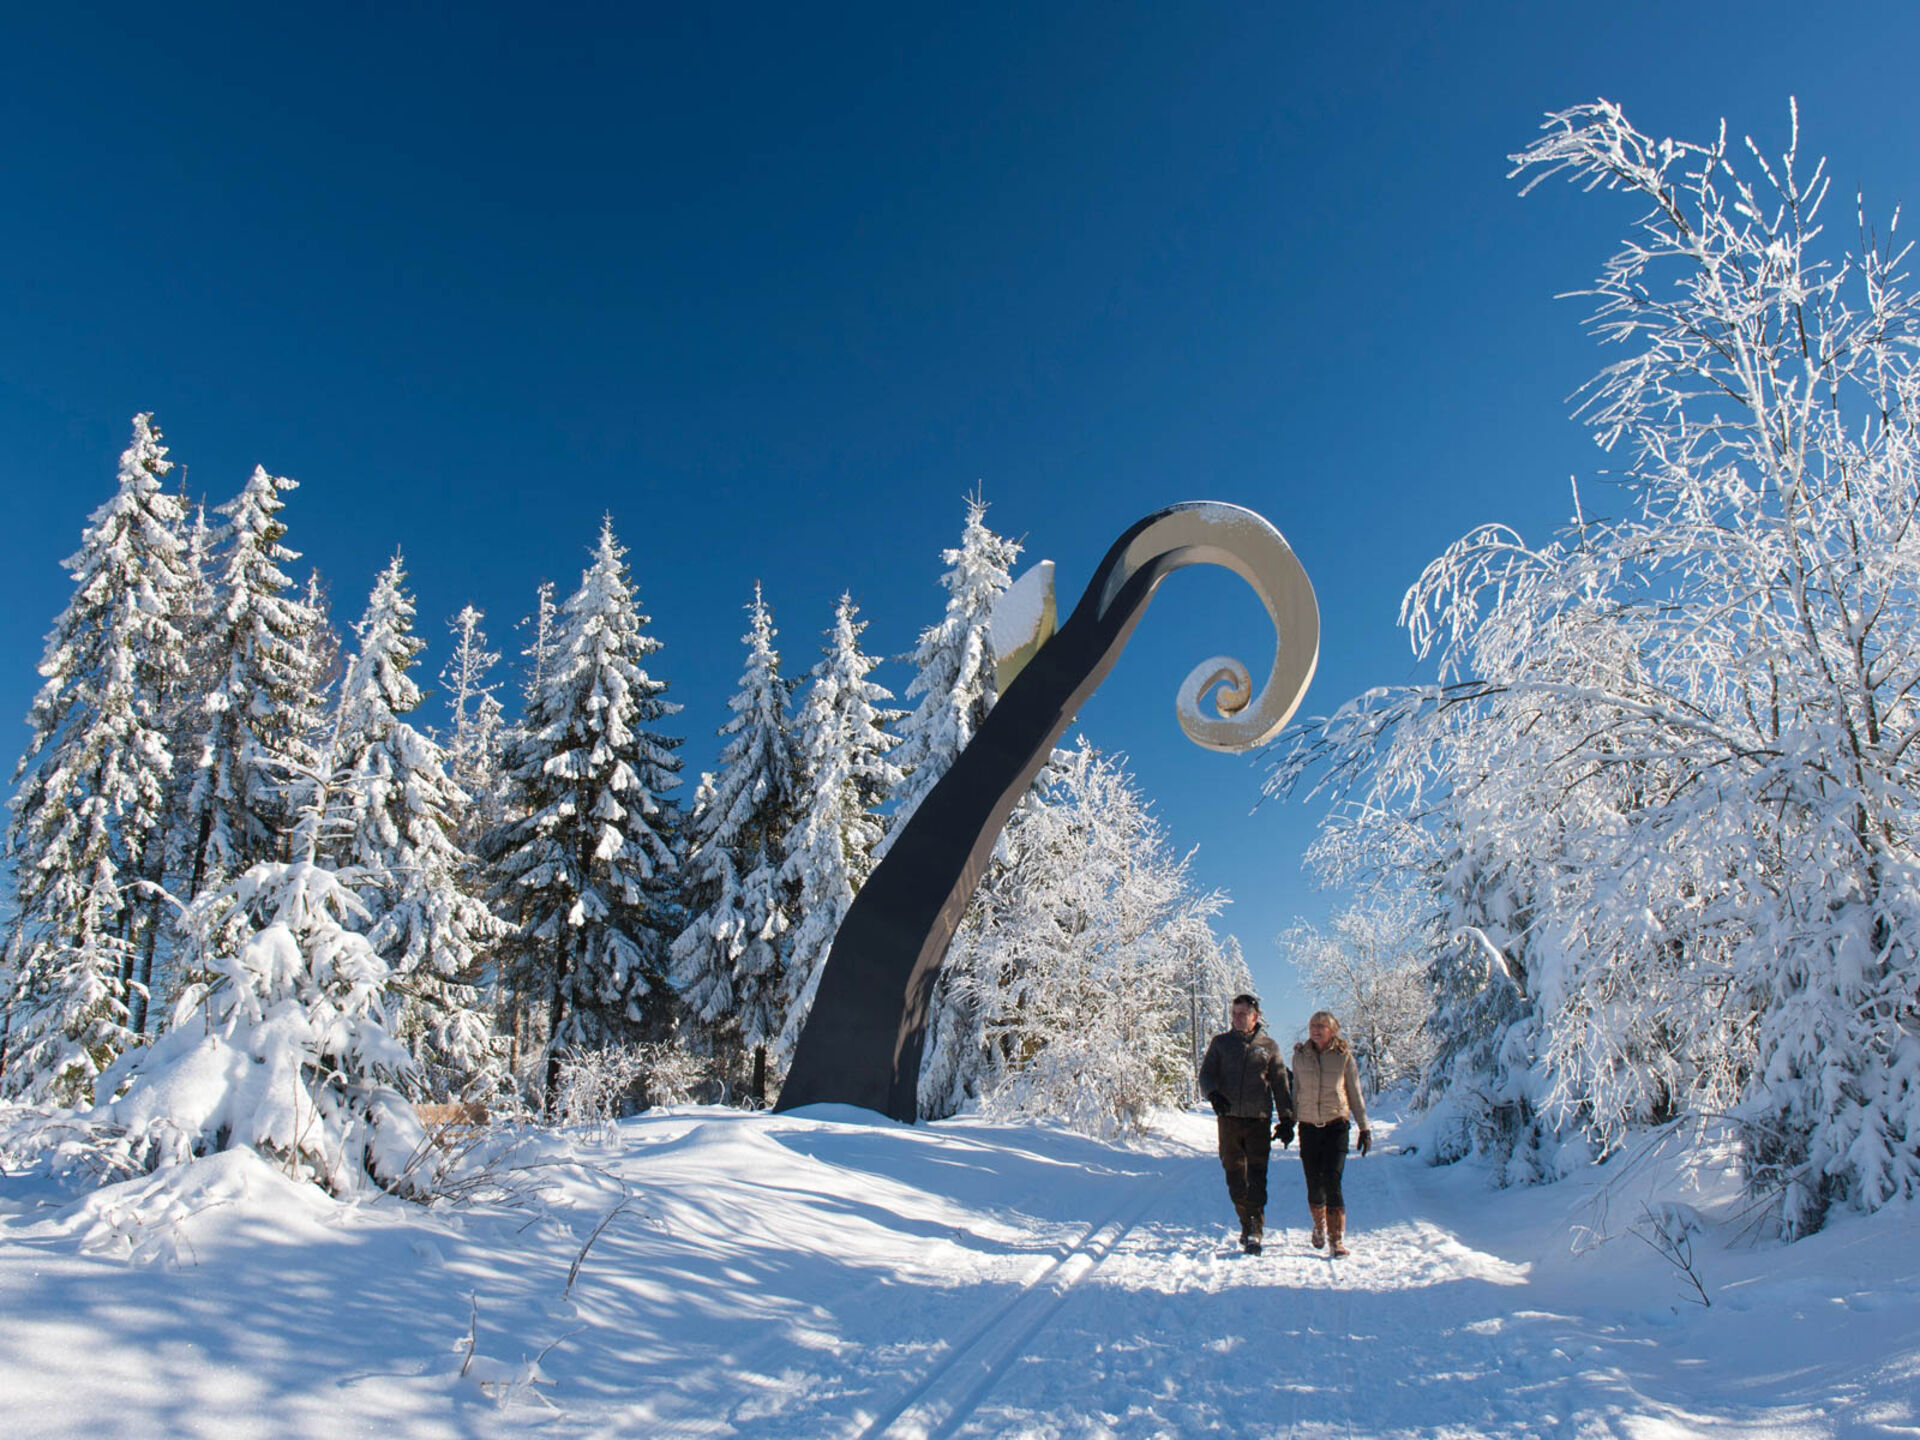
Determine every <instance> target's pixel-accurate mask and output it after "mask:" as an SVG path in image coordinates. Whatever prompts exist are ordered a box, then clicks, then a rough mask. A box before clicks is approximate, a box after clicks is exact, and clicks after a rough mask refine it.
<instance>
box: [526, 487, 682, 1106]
mask: <svg viewBox="0 0 1920 1440" xmlns="http://www.w3.org/2000/svg"><path fill="white" fill-rule="evenodd" d="M625 555H626V551H625V550H624V549H622V548H621V546H620V544H619V542H618V541H616V540H615V539H614V535H613V525H612V522H611V521H608V522H606V523H604V524H603V525H602V526H601V529H600V540H599V544H598V546H597V547H596V549H595V551H594V559H593V564H592V565H591V566H589V567H588V569H587V570H586V572H585V574H584V575H582V577H581V581H580V588H579V589H578V590H576V591H575V592H574V593H573V595H572V596H571V597H570V598H569V599H568V600H567V603H566V605H565V607H564V608H563V609H562V611H561V612H560V614H559V615H558V617H557V619H556V623H555V625H554V628H553V632H552V637H553V644H552V650H551V654H550V655H549V656H548V658H547V661H546V667H545V675H544V679H543V681H542V683H541V684H540V686H539V688H538V689H537V690H535V691H533V692H532V693H530V694H529V695H528V697H527V707H526V713H525V716H524V718H523V719H522V721H521V724H520V725H519V727H518V728H517V730H516V733H515V735H514V738H513V740H512V742H511V746H510V749H509V753H508V759H507V771H508V784H509V795H508V806H509V813H510V816H511V817H512V818H509V820H508V821H507V823H506V824H505V825H504V826H502V827H501V829H500V831H499V833H498V835H497V837H496V838H495V840H494V841H493V842H492V843H491V845H490V849H491V850H492V852H493V854H494V855H495V856H496V857H497V859H496V862H495V874H496V875H497V877H498V879H497V881H496V885H495V890H494V894H495V897H496V899H497V900H498V902H499V904H500V905H501V907H502V909H503V910H504V911H505V912H506V913H507V914H508V915H509V916H511V917H512V918H513V919H515V920H517V921H518V923H519V925H520V935H519V938H518V939H517V941H515V942H514V943H513V944H512V946H511V947H510V949H509V951H508V955H509V965H510V968H511V971H512V981H513V983H515V984H517V985H518V986H519V987H520V988H521V989H522V990H523V991H524V992H525V993H527V994H530V995H538V996H540V997H542V998H543V1000H544V1002H545V1008H546V1018H547V1042H546V1048H547V1056H546V1075H545V1082H544V1083H545V1090H544V1094H545V1097H546V1101H547V1104H548V1105H549V1107H551V1106H552V1105H553V1104H554V1103H556V1101H557V1099H558V1094H559V1084H558V1082H559V1074H560V1062H561V1057H562V1056H563V1055H564V1054H566V1053H568V1052H572V1051H579V1050H589V1049H595V1048H598V1047H600V1046H603V1045H608V1044H615V1043H621V1042H624V1041H625V1040H627V1039H629V1038H657V1037H648V1036H647V1035H646V1034H645V1031H646V1030H647V1029H648V1028H649V1026H651V1027H652V1028H654V1029H664V1027H665V1024H666V1021H667V1019H668V1017H667V1016H666V1015H665V1014H664V1013H662V1012H663V1007H664V1002H665V1000H666V999H667V997H668V993H669V992H667V990H666V988H665V969H666V962H667V937H668V936H669V935H670V934H671V933H672V931H673V929H674V928H675V923H676V916H675V914H674V913H673V900H672V894H671V889H670V887H671V885H672V883H673V881H674V879H675V875H676V871H677V868H678V859H677V856H676V849H675V847H676V845H677V844H678V842H679V838H680V837H679V828H680V818H679V815H678V811H677V807H676V806H675V805H674V804H673V802H672V801H671V800H670V799H668V798H667V796H668V793H669V792H670V791H671V790H673V789H674V788H675V787H677V786H678V785H679V784H680V777H679V774H678V771H679V769H680V758H679V756H678V755H677V754H675V751H676V750H677V749H678V747H679V744H680V742H679V741H678V740H677V739H670V738H668V737H666V736H664V735H662V734H660V733H659V732H658V731H656V730H654V729H653V728H651V727H653V726H654V725H656V724H658V722H659V721H661V720H663V719H664V718H666V717H667V716H668V715H671V714H673V713H675V712H677V711H678V710H679V708H680V707H679V706H678V705H677V704H675V703H673V702H672V701H670V700H668V699H667V698H666V689H667V686H666V682H665V681H663V680H656V679H654V678H653V676H652V675H650V674H649V673H648V671H647V668H646V664H645V662H646V660H647V657H649V656H650V655H652V654H653V653H654V652H655V651H657V650H658V649H659V648H660V641H658V640H657V639H655V638H654V637H653V636H652V635H650V634H648V633H647V630H646V626H647V624H648V617H647V616H645V615H644V614H642V613H641V611H640V608H639V603H638V600H637V597H636V594H635V590H634V585H633V580H632V578H631V576H630V574H629V572H628V569H627V565H626V561H625V558H624V557H625Z"/></svg>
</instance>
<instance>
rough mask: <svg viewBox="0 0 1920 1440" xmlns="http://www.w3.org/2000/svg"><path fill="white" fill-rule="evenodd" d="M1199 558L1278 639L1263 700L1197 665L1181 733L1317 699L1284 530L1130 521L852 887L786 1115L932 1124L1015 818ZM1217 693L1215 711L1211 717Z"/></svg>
mask: <svg viewBox="0 0 1920 1440" xmlns="http://www.w3.org/2000/svg"><path fill="white" fill-rule="evenodd" d="M1195 564H1214V565H1224V566H1226V567H1227V568H1228V569H1231V570H1233V571H1234V572H1235V573H1237V574H1239V575H1240V576H1242V577H1243V578H1244V579H1246V580H1247V581H1248V582H1249V583H1250V584H1252V586H1253V587H1254V589H1255V590H1256V591H1257V592H1258V593H1259V595H1260V597H1261V599H1262V600H1263V601H1264V602H1265V604H1266V607H1267V613H1268V615H1269V616H1270V617H1271V618H1272V620H1273V622H1274V628H1275V631H1276V633H1277V636H1278V641H1277V644H1276V646H1275V652H1274V661H1273V669H1272V673H1271V674H1270V675H1269V676H1268V678H1267V683H1266V685H1265V686H1264V687H1262V689H1261V691H1260V693H1259V694H1258V696H1255V695H1254V693H1253V686H1252V682H1251V679H1250V677H1249V674H1248V672H1247V669H1246V667H1245V666H1243V665H1241V664H1240V663H1239V662H1238V661H1236V660H1232V659H1228V658H1225V657H1220V658H1215V659H1212V660H1208V661H1206V662H1204V663H1203V664H1201V665H1200V666H1199V667H1198V668H1197V669H1195V670H1194V671H1193V673H1192V674H1191V675H1189V676H1188V677H1187V680H1186V683H1185V684H1183V685H1182V686H1181V688H1180V695H1179V702H1178V709H1179V714H1180V723H1181V726H1182V728H1184V729H1185V730H1186V732H1187V734H1188V735H1189V736H1190V737H1191V738H1193V739H1194V740H1195V741H1196V742H1198V743H1199V744H1202V745H1205V746H1207V747H1209V748H1211V749H1217V750H1229V751H1233V750H1245V749H1251V748H1252V747H1253V746H1255V745H1259V744H1262V743H1264V742H1265V741H1266V740H1268V739H1271V738H1272V737H1273V736H1274V735H1277V734H1278V733H1279V732H1280V729H1281V727H1282V726H1284V725H1285V724H1286V722H1287V720H1288V719H1289V718H1290V717H1291V716H1292V714H1293V712H1294V710H1295V709H1297V708H1298V706H1299V704H1300V700H1301V698H1302V697H1303V696H1304V695H1305V694H1306V689H1307V684H1308V682H1309V681H1310V680H1311V679H1312V678H1313V670H1314V665H1315V663H1316V662H1317V660H1318V658H1319V645H1320V612H1319V607H1318V605H1317V604H1316V602H1315V600H1314V596H1313V586H1312V585H1311V584H1310V583H1309V582H1308V580H1307V575H1306V571H1305V570H1303V569H1302V568H1301V566H1300V562H1299V561H1298V560H1297V559H1295V558H1294V555H1293V551H1292V550H1291V549H1290V548H1289V547H1288V545H1287V542H1286V541H1285V540H1284V539H1283V538H1282V537H1281V535H1280V532H1279V531H1277V530H1275V529H1274V528H1273V526H1272V525H1270V524H1268V523H1267V521H1266V520H1265V519H1263V518H1262V517H1261V516H1259V515H1257V514H1255V513H1254V512H1253V511H1251V510H1246V509H1242V508H1241V507H1240V506H1237V505H1226V504H1221V503H1219V502H1215V501H1191V502H1188V503H1185V504H1181V505H1174V506H1170V507H1168V508H1167V509H1165V510H1161V511H1159V512H1157V513H1155V514H1153V515H1149V516H1148V517H1147V518H1146V519H1144V520H1141V521H1140V522H1139V523H1137V524H1135V525H1134V526H1132V527H1131V528H1130V529H1129V530H1128V531H1127V532H1126V533H1125V534H1124V535H1122V536H1121V537H1120V538H1119V539H1118V540H1116V541H1115V542H1114V544H1113V547H1112V548H1111V549H1110V550H1108V551H1107V555H1106V558H1105V559H1104V560H1102V561H1101V563H1100V568H1099V570H1098V571H1096V572H1095V574H1094V577H1093V579H1092V581H1091V582H1090V583H1089V584H1088V586H1087V588H1086V591H1085V593H1084V594H1083V595H1082V596H1081V598H1080V603H1079V604H1078V605H1076V606H1075V607H1074V610H1073V614H1072V615H1071V616H1069V617H1068V619H1067V622H1066V624H1064V625H1062V626H1061V627H1060V630H1059V632H1058V633H1057V634H1055V635H1053V636H1052V637H1051V638H1050V639H1047V640H1046V641H1045V642H1044V643H1043V644H1041V645H1040V647H1039V649H1038V650H1037V651H1036V652H1035V653H1034V655H1033V657H1032V659H1031V660H1029V661H1028V662H1027V663H1026V666H1025V667H1024V668H1023V669H1022V670H1021V671H1020V672H1019V674H1018V675H1017V676H1015V677H1014V679H1013V681H1012V683H1011V684H1009V685H1007V686H1006V687H1005V688H1004V690H1003V692H1002V693H1001V695H1000V697H999V700H998V702H997V703H996V704H995V705H994V707H993V709H992V710H991V711H989V712H988V714H987V717H986V719H985V720H984V721H983V722H982V723H981V726H980V729H979V731H978V733H976V734H975V735H974V737H973V740H972V741H971V743H969V744H968V745H967V747H966V748H965V749H964V750H962V751H961V752H960V754H959V756H958V757H956V758H955V760H954V762H953V765H952V768H950V769H949V770H948V771H947V773H946V775H945V776H943V777H942V778H941V780H940V783H939V784H938V785H936V786H935V787H934V788H933V790H932V791H931V792H929V794H928V795H927V797H926V799H925V800H923V801H922V802H921V804H920V808H919V809H918V810H916V811H915V812H914V814H913V817H912V818H911V819H910V820H909V821H908V822H907V824H906V826H905V827H904V828H903V829H902V830H901V831H900V833H899V835H898V837H897V838H896V839H895V841H894V843H893V846H892V848H891V849H890V850H889V851H888V853H887V856H886V858H885V859H884V860H882V861H881V863H880V864H879V866H878V867H877V868H876V869H875V870H874V872H873V874H872V875H871V876H870V877H868V880H867V883H866V884H865V885H864V886H863V887H862V888H861V890H860V893H859V894H858V895H857V896H855V897H854V902H853V905H852V907H851V908H849V909H848V911H847V915H846V918H845V919H844V920H843V921H842V922H841V925H840V930H839V933H838V934H837V935H836V936H835V937H834V942H833V949H832V951H831V952H830V953H829V954H828V957H827V964H826V968H825V969H824V970H823V971H822V973H821V977H820V989H819V993H818V995H817V996H816V997H815V1000H814V1004H813V1009H812V1011H811V1013H810V1014H809V1016H808V1018H807V1023H806V1025H805V1027H804V1028H803V1029H802V1031H801V1034H800V1040H799V1043H798V1045H797V1046H796V1048H795V1052H794V1057H793V1066H792V1069H791V1070H790V1071H789V1072H788V1075H787V1081H786V1084H785V1086H784V1087H782V1089H781V1092H780V1101H779V1103H778V1104H777V1105H776V1106H775V1107H774V1108H775V1109H776V1110H792V1109H796V1108H797V1107H799V1106H802V1105H814V1104H821V1103H837V1104H843V1105H856V1106H860V1107H862V1108H864V1109H868V1110H877V1111H880V1112H881V1113H882V1114H885V1115H890V1116H892V1117H893V1118H894V1119H896V1120H905V1121H909V1122H911V1121H913V1120H916V1119H918V1118H919V1095H918V1091H919V1080H920V1052H921V1045H922V1042H923V1040H924V1038H925V1034H926V1026H927V1005H928V1001H929V998H930V997H931V996H932V994H933V985H934V981H935V980H936V979H938V978H939V974H940V966H941V964H942V962H943V961H944V960H945V958H946V953H947V946H948V944H949V943H950V942H951V941H952V939H953V934H954V931H955V929H957V928H958V926H959V924H960V918H961V916H962V914H963V913H964V912H965V910H966V907H967V902H968V900H969V899H970V898H971V897H972V895H973V891H974V888H975V887H976V886H977V885H978V884H979V883H980V877H981V876H982V874H984V873H985V871H986V866H987V860H988V857H989V856H990V855H991V854H992V853H993V846H994V842H995V840H996V839H997V838H998V837H999V834H1000V830H1001V827H1002V826H1004V825H1005V824H1006V822H1007V817H1008V816H1009V815H1010V814H1012V812H1013V807H1014V806H1015V804H1017V803H1018V802H1019V799H1020V797H1021V796H1022V795H1023V794H1025V793H1026V791H1027V788H1028V787H1029V786H1030V785H1031V784H1032V783H1033V779H1034V777H1035V776H1036V775H1037V774H1039V772H1040V767H1041V766H1042V765H1043V764H1045V763H1046V759H1047V757H1048V755H1049V754H1051V753H1052V750H1053V746H1054V743H1055V742H1056V741H1058V740H1059V738H1060V736H1061V734H1062V733H1063V732H1064V731H1065V730H1066V728H1067V726H1068V725H1069V724H1071V723H1072V721H1073V717H1074V715H1075V714H1077V713H1078V711H1079V709H1080V706H1081V705H1082V703H1084V702H1085V700H1086V699H1087V697H1088V696H1090V695H1091V694H1093V692H1094V691H1095V690H1097V689H1098V688H1099V686H1100V682H1101V681H1102V680H1104V679H1105V678H1106V676H1107V672H1108V671H1110V670H1111V669H1112V668H1113V665H1114V662H1115V661H1116V660H1117V659H1118V658H1119V656H1120V652H1121V650H1122V649H1124V648H1125V647H1126V643H1127V638H1128V637H1129V636H1130V635H1131V634H1132V633H1133V628H1134V626H1135V625H1137V624H1139V622H1140V617H1141V616H1142V615H1143V614H1145V612H1146V608H1147V602H1148V601H1149V600H1151V599H1152V598H1153V592H1154V590H1155V589H1156V588H1158V586H1159V584H1160V582H1161V581H1162V580H1164V579H1165V578H1166V577H1167V576H1168V575H1170V574H1171V573H1172V572H1173V571H1175V570H1178V569H1181V568H1182V567H1184V566H1187V565H1195ZM1209 695H1211V696H1212V698H1213V700H1214V703H1215V704H1216V706H1217V708H1218V711H1219V714H1218V716H1217V717H1208V716H1205V715H1203V714H1202V713H1201V708H1200V707H1201V702H1202V701H1203V700H1204V699H1205V698H1207V697H1208V696H1209Z"/></svg>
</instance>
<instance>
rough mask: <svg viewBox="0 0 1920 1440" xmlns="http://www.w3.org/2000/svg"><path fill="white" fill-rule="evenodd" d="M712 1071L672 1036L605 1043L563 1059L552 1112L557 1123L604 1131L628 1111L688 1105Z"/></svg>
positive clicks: (707, 1064) (708, 1063)
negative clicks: (558, 1091)
mask: <svg viewBox="0 0 1920 1440" xmlns="http://www.w3.org/2000/svg"><path fill="white" fill-rule="evenodd" d="M711 1074H712V1067H711V1064H710V1062H708V1061H707V1060H705V1059H703V1058H702V1057H700V1056H698V1055H695V1054H693V1053H692V1052H691V1051H690V1050H688V1049H687V1048H686V1047H685V1046H684V1045H682V1044H680V1043H679V1042H678V1041H677V1040H648V1041H642V1042H640V1043H639V1044H635V1045H609V1046H607V1047H606V1048H605V1049H602V1050H588V1051H584V1052H582V1053H580V1054H577V1055H567V1056H564V1057H562V1059H561V1061H560V1093H559V1097H558V1101H557V1103H556V1104H555V1106H554V1107H553V1110H554V1113H555V1115H557V1116H558V1118H559V1121H560V1123H561V1124H562V1125H582V1126H586V1127H587V1128H589V1129H592V1130H596V1131H603V1130H605V1129H606V1128H607V1127H608V1126H610V1125H612V1124H613V1122H614V1121H615V1120H617V1119H619V1118H620V1117H621V1116H622V1115H624V1114H630V1113H632V1111H633V1110H639V1109H645V1108H647V1107H648V1106H652V1105H685V1104H687V1103H689V1102H690V1101H692V1100H693V1098H694V1096H695V1094H696V1092H697V1091H698V1090H699V1089H700V1087H702V1086H703V1085H705V1084H706V1083H707V1081H708V1080H709V1079H710V1078H711ZM630 1102H637V1103H630Z"/></svg>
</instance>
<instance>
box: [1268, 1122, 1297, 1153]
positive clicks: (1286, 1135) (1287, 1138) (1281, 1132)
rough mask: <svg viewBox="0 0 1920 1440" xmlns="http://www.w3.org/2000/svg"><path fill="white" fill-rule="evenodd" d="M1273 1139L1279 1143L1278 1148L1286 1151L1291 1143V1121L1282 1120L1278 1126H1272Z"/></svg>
mask: <svg viewBox="0 0 1920 1440" xmlns="http://www.w3.org/2000/svg"><path fill="white" fill-rule="evenodd" d="M1273 1138H1274V1139H1276V1140H1278V1141H1279V1142H1280V1148H1281V1149H1282V1150H1284V1149H1286V1148H1287V1146H1289V1145H1291V1144H1292V1143H1293V1122H1292V1121H1291V1120H1282V1121H1281V1122H1280V1123H1279V1124H1278V1125H1276V1126H1274V1127H1273Z"/></svg>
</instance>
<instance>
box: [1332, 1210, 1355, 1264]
mask: <svg viewBox="0 0 1920 1440" xmlns="http://www.w3.org/2000/svg"><path fill="white" fill-rule="evenodd" d="M1346 1235H1347V1212H1346V1211H1345V1210H1344V1209H1337V1208H1335V1207H1334V1206H1332V1205H1329V1206H1328V1207H1327V1254H1329V1255H1331V1256H1333V1258H1334V1259H1336V1260H1337V1259H1339V1258H1340V1257H1341V1256H1342V1255H1350V1254H1352V1253H1353V1252H1352V1251H1350V1250H1348V1249H1347V1246H1346Z"/></svg>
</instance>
